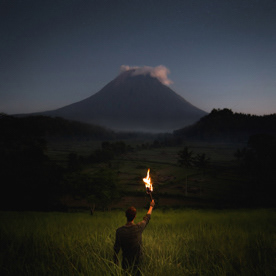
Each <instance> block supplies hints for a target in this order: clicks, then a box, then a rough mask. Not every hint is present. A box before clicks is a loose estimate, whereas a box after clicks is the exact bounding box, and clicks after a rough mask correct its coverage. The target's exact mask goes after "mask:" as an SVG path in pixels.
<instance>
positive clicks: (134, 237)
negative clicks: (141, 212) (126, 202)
mask: <svg viewBox="0 0 276 276" xmlns="http://www.w3.org/2000/svg"><path fill="white" fill-rule="evenodd" d="M149 220H150V215H146V216H145V217H144V218H143V220H142V221H141V222H139V223H137V224H134V223H130V224H126V225H124V226H122V227H120V228H118V229H117V231H116V242H115V245H114V250H115V252H116V253H118V252H119V250H120V248H122V251H123V262H124V261H128V262H129V263H131V262H133V261H134V260H135V259H137V258H139V257H140V255H141V253H142V232H143V231H144V229H145V227H146V225H147V224H148V223H149Z"/></svg>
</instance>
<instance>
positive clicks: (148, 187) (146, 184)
mask: <svg viewBox="0 0 276 276" xmlns="http://www.w3.org/2000/svg"><path fill="white" fill-rule="evenodd" d="M143 181H144V182H145V186H146V189H147V190H149V191H151V192H152V191H153V186H152V183H151V178H150V169H148V173H147V177H145V178H143Z"/></svg>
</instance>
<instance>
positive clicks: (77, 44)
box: [0, 0, 276, 115]
mask: <svg viewBox="0 0 276 276" xmlns="http://www.w3.org/2000/svg"><path fill="white" fill-rule="evenodd" d="M0 37H1V40H0V41H1V43H0V64H1V66H0V112H5V113H8V114H13V113H25V112H26V113H28V112H36V111H43V110H50V109H55V108H59V107H62V106H64V105H67V104H70V103H73V102H76V101H79V100H82V99H85V98H87V97H89V96H91V95H92V94H94V93H96V92H98V91H99V90H100V89H101V88H102V87H103V86H104V85H106V84H107V83H108V82H109V81H111V80H112V79H114V78H115V77H116V76H117V75H118V74H119V72H120V66H121V65H129V66H151V67H156V66H158V65H163V66H166V67H167V68H168V69H169V70H170V74H169V75H168V77H169V79H170V80H172V81H173V84H171V85H170V87H171V88H172V89H173V90H174V91H175V92H177V93H178V94H180V95H181V96H182V97H184V98H185V99H186V100H187V101H189V102H190V103H192V104H193V105H195V106H197V107H199V108H201V109H203V110H205V111H207V112H210V111H211V110H212V109H213V108H230V109H232V110H233V111H235V112H242V113H251V114H257V115H263V114H271V113H276V0H259V1H257V0H210V1H208V0H187V1H185V0H175V1H174V0H166V1H165V0H124V1H116V0H98V1H93V0H83V1H82V0H47V1H45V0H22V1H19V0H2V1H0ZM141 96H144V95H141Z"/></svg>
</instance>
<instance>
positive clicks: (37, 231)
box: [0, 209, 276, 276]
mask: <svg viewBox="0 0 276 276" xmlns="http://www.w3.org/2000/svg"><path fill="white" fill-rule="evenodd" d="M145 213H146V210H144V209H141V210H138V215H137V219H136V222H138V221H139V220H141V219H142V217H143V215H144V214H145ZM0 219H1V220H0V221H1V222H0V239H1V240H0V242H1V253H0V267H1V268H0V275H66V276H68V275H99V276H103V275H123V273H122V270H121V268H120V267H119V266H116V265H114V264H113V262H112V256H113V243H114V238H115V230H116V228H118V227H119V226H121V225H123V224H124V223H125V218H124V212H123V211H119V210H118V211H111V212H96V213H95V214H94V215H93V216H90V215H89V214H88V213H36V212H1V213H0ZM275 230H276V213H275V210H272V209H258V210H227V211H225V210H224V211H223V210H220V211H212V210H189V209H186V210H167V211H161V210H158V209H157V210H154V211H153V214H152V219H151V221H150V223H149V225H148V226H147V228H146V229H145V231H144V234H143V244H144V260H143V262H142V266H141V272H142V275H150V276H153V275H171V276H172V275H271V276H272V275H276V267H275V261H276V259H275V256H276V255H275V253H276V244H275V243H276V240H275V238H276V234H275V233H276V231H275Z"/></svg>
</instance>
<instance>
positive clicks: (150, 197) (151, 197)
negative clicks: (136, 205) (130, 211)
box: [149, 192, 152, 201]
mask: <svg viewBox="0 0 276 276" xmlns="http://www.w3.org/2000/svg"><path fill="white" fill-rule="evenodd" d="M149 195H150V201H152V194H151V192H149Z"/></svg>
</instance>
